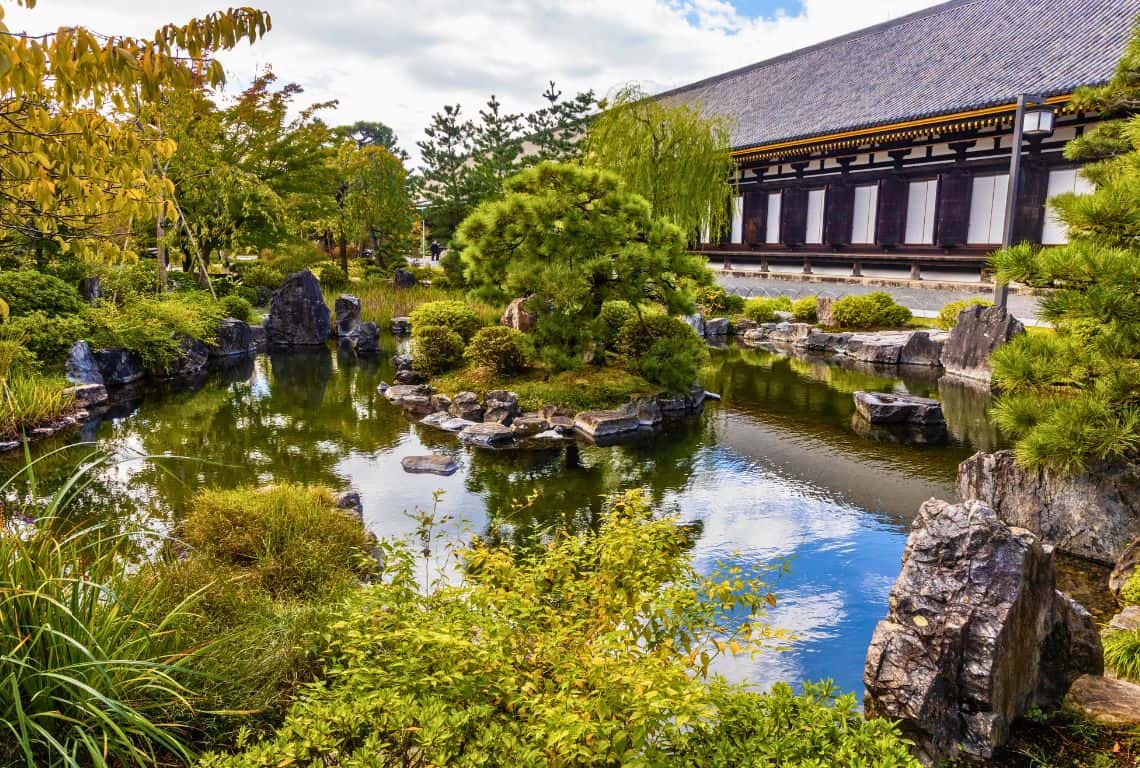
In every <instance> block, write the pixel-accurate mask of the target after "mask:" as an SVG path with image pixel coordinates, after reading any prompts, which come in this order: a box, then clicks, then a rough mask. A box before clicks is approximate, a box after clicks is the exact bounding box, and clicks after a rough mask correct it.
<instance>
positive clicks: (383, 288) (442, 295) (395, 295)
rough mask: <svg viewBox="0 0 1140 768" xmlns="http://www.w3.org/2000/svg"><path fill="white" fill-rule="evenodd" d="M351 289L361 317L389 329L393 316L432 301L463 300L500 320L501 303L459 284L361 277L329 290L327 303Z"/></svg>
mask: <svg viewBox="0 0 1140 768" xmlns="http://www.w3.org/2000/svg"><path fill="white" fill-rule="evenodd" d="M343 293H349V294H352V295H353V296H355V297H357V298H358V299H360V314H361V319H363V320H364V321H365V322H368V321H372V322H374V323H376V324H377V325H378V326H380V328H381V330H387V329H388V328H390V327H391V325H392V318H393V317H406V316H408V315H410V314H411V313H412V310H413V309H415V308H416V307H418V306H419V305H421V304H425V303H427V302H429V301H462V302H463V303H465V304H467V305H468V306H469V307H471V309H472V310H474V312H475V314H477V315H478V316H479V319H480V320H481V321H482V323H483V324H484V325H490V324H492V323H497V322H499V317H500V315H501V314H502V308H501V307H493V306H491V305H489V304H484V303H483V302H480V301H475V300H473V299H470V298H468V297H467V296H466V294H465V293H464V291H462V290H460V289H456V288H442V287H436V286H433V285H417V286H414V287H412V288H396V287H394V286H393V285H392V283H391V282H390V281H387V280H385V281H382V282H381V281H361V282H356V283H353V284H351V285H349V286H347V287H345V288H341V289H338V290H326V291H325V303H326V304H328V305H329V306H330V307H332V306H333V305H334V304H335V303H336V297H337V296H340V295H341V294H343Z"/></svg>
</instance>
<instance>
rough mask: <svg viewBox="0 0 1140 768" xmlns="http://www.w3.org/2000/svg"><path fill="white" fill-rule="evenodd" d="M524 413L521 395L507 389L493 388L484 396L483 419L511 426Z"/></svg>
mask: <svg viewBox="0 0 1140 768" xmlns="http://www.w3.org/2000/svg"><path fill="white" fill-rule="evenodd" d="M521 413H522V409H521V408H519V396H518V395H516V394H515V393H514V392H508V391H507V390H505V389H493V390H491V391H490V392H488V393H487V394H486V395H484V396H483V421H486V422H495V423H496V424H502V425H503V426H507V427H509V426H510V425H511V422H512V421H514V420H515V417H516V416H518V415H519V414H521Z"/></svg>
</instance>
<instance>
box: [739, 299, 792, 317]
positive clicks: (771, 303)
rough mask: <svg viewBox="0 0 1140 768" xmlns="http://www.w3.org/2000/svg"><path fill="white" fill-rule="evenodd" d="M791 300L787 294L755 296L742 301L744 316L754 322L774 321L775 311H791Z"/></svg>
mask: <svg viewBox="0 0 1140 768" xmlns="http://www.w3.org/2000/svg"><path fill="white" fill-rule="evenodd" d="M791 311H792V300H791V299H789V298H788V297H787V296H777V297H775V298H756V299H749V300H748V301H746V302H744V316H745V317H747V318H748V319H749V320H751V321H752V322H754V323H774V322H776V312H791Z"/></svg>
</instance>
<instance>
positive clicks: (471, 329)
mask: <svg viewBox="0 0 1140 768" xmlns="http://www.w3.org/2000/svg"><path fill="white" fill-rule="evenodd" d="M409 317H410V318H411V321H412V331H413V332H414V331H415V329H416V328H418V327H420V326H429V325H440V326H443V327H444V328H447V329H448V330H451V331H455V332H456V333H458V334H459V336H460V338H462V339H463V341H469V340H470V339H471V337H472V336H474V335H475V331H477V330H479V326H481V325H482V324H483V321H482V320H480V319H479V315H477V314H476V313H475V310H474V309H472V308H471V307H469V306H468V305H467V304H464V303H463V302H462V301H456V300H454V299H441V300H439V301H425V302H424V303H423V304H420V305H419V306H418V307H416V308H415V309H413V310H412V314H411V315H409Z"/></svg>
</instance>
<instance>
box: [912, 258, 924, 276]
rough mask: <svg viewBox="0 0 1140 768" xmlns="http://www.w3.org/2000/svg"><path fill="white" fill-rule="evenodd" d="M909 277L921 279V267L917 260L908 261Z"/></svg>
mask: <svg viewBox="0 0 1140 768" xmlns="http://www.w3.org/2000/svg"><path fill="white" fill-rule="evenodd" d="M910 279H911V280H921V279H922V267H920V266H919V265H918V262H917V261H912V262H911V263H910Z"/></svg>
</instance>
